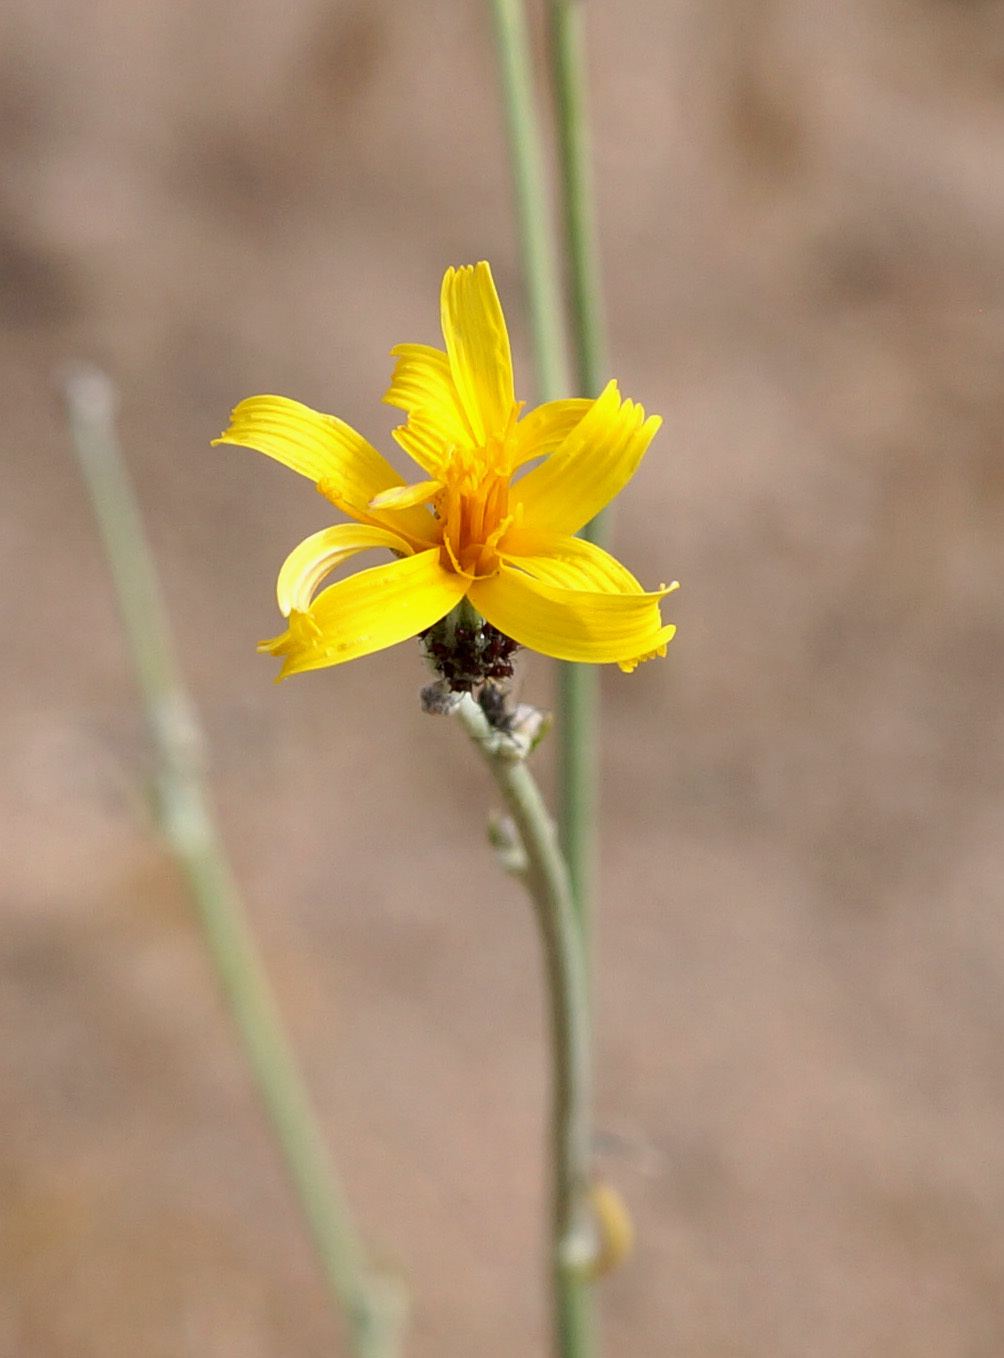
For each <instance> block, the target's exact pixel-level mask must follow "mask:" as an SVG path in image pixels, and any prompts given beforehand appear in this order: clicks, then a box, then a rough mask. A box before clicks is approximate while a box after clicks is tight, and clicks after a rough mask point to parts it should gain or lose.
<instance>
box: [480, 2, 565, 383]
mask: <svg viewBox="0 0 1004 1358" xmlns="http://www.w3.org/2000/svg"><path fill="white" fill-rule="evenodd" d="M492 14H493V17H494V20H495V45H496V51H497V53H498V63H499V77H500V80H501V85H502V102H503V107H504V110H505V120H506V131H507V134H508V142H509V160H510V165H511V169H512V179H513V189H514V193H515V198H516V217H517V221H518V226H519V240H520V252H521V254H522V258H523V271H524V275H525V278H526V296H527V305H528V308H529V312H530V331H531V338H532V341H533V358H534V367H535V371H536V379H537V399H538V401H551V400H554V399H556V398H557V397H559V396H564V395H565V394H566V393H567V391H568V374H567V359H566V355H565V338H564V328H563V325H562V319H561V317H562V301H561V286H560V283H559V279H558V269H557V266H556V263H555V253H554V230H553V226H552V223H551V214H550V212H549V209H548V204H549V197H548V189H547V175H546V173H545V170H544V152H543V141H542V138H541V132H540V117H539V115H538V112H537V104H536V99H535V97H534V92H533V61H532V57H531V52H530V39H529V36H528V33H527V25H526V15H525V13H524V8H523V0H492Z"/></svg>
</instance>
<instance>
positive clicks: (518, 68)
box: [492, 0, 604, 938]
mask: <svg viewBox="0 0 1004 1358" xmlns="http://www.w3.org/2000/svg"><path fill="white" fill-rule="evenodd" d="M492 12H493V15H494V20H495V38H496V46H497V50H498V62H499V72H500V77H501V85H502V99H503V106H504V109H505V117H506V128H507V131H508V139H509V153H510V160H511V164H512V178H513V185H514V188H515V195H516V215H517V221H518V225H519V234H520V251H521V255H522V258H523V264H524V270H525V275H526V291H527V298H528V309H529V313H530V328H531V333H532V336H533V348H534V362H535V367H536V376H537V397H538V399H539V400H541V401H548V400H553V399H554V398H555V397H558V396H565V395H567V394H568V383H567V378H566V376H565V374H566V369H567V360H566V345H565V327H564V326H563V325H562V323H561V322H562V317H563V315H564V312H565V309H564V305H563V301H562V296H563V293H562V287H561V282H560V276H559V270H558V268H557V266H556V262H555V261H556V252H555V247H554V230H553V227H552V220H551V211H550V194H549V181H548V176H547V173H546V170H545V154H544V137H543V133H542V127H541V118H540V114H539V110H538V107H537V101H536V98H535V96H534V87H533V58H532V52H531V48H530V39H529V36H528V30H527V21H526V13H525V7H524V0H492ZM547 17H548V32H549V61H550V69H551V83H552V86H553V91H552V93H553V104H554V112H555V120H556V130H557V145H558V159H559V164H558V185H559V198H560V216H561V235H562V240H563V245H564V250H563V256H564V265H565V274H566V279H567V285H568V294H569V299H570V305H569V316H570V325H569V329H570V332H571V341H572V343H571V347H572V352H573V369H574V382H573V387H574V394H575V395H576V396H589V397H595V396H598V395H599V393H600V390H601V388H602V385H603V380H604V355H603V349H604V345H603V328H604V327H603V318H602V306H601V289H600V286H599V265H598V256H597V250H596V229H595V215H594V211H593V195H592V188H591V167H590V154H589V137H588V127H587V121H586V110H585V105H586V98H585V92H586V77H585V62H584V42H583V32H582V6H581V0H548V7H547ZM603 517H604V516H599V517H598V518H597V519H594V520H593V522H592V523H591V524H587V525H586V527H585V528H584V529H583V534H582V535H583V537H585V538H588V539H589V541H591V542H600V543H601V545H602V544H603V532H602V528H603V525H602V519H603ZM598 706H599V675H598V672H597V670H596V668H595V666H592V665H570V664H559V666H558V714H557V738H558V760H557V763H558V771H557V795H558V825H559V832H560V835H561V842H562V845H563V847H564V850H565V856H566V858H567V860H568V868H569V873H570V876H571V883H572V897H573V900H574V901H575V907H576V910H577V912H578V914H579V916H580V918H581V920H582V922H583V926H584V931H585V935H586V937H587V938H588V932H589V930H588V918H589V912H590V902H591V897H592V894H593V883H594V879H595V875H596V843H597V833H596V825H597V786H598V758H597V747H598Z"/></svg>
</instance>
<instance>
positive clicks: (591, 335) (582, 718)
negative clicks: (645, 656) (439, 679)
mask: <svg viewBox="0 0 1004 1358" xmlns="http://www.w3.org/2000/svg"><path fill="white" fill-rule="evenodd" d="M583 8H584V7H583V3H582V0H548V6H547V15H548V28H549V38H550V53H549V56H550V65H551V79H552V84H553V88H554V105H555V119H556V124H557V142H558V162H559V184H560V201H561V223H562V233H563V239H564V255H565V266H566V270H567V275H568V291H569V308H570V317H571V336H572V366H573V372H574V375H575V386H576V390H577V392H578V394H579V395H580V396H593V397H595V396H598V395H599V394H600V390H601V388H602V386H603V383H604V379H605V366H606V359H605V356H604V349H605V344H604V322H603V312H602V289H601V286H600V267H599V252H598V249H597V235H596V221H595V214H594V207H593V203H594V198H593V193H592V166H591V158H590V147H589V124H588V118H587V114H586V70H585V43H584V34H583ZM608 513H609V511H607V512H605V513H604V514H600V515H598V516H597V517H596V518H595V519H593V521H592V522H591V523H588V524H586V526H585V528H583V530H582V536H583V537H584V538H586V539H588V540H589V541H590V542H598V543H600V544H601V545H604V544H605V542H606V540H607V538H608V536H609V523H608ZM558 711H559V714H560V718H559V723H558V732H557V735H558V822H559V824H560V826H561V838H562V844H563V845H564V849H565V853H566V855H567V857H568V865H569V871H570V873H571V877H572V892H573V896H574V898H575V904H576V909H577V911H578V913H579V917H580V919H581V920H582V924H583V929H584V931H585V933H586V936H587V938H588V935H589V921H590V914H591V909H592V897H593V892H594V883H595V877H596V859H597V843H596V841H597V834H596V823H597V807H598V802H599V794H598V784H599V755H598V746H599V677H598V675H597V673H596V670H595V669H594V667H592V666H587V665H569V664H564V665H561V666H559V669H558Z"/></svg>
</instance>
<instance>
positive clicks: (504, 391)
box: [440, 261, 515, 445]
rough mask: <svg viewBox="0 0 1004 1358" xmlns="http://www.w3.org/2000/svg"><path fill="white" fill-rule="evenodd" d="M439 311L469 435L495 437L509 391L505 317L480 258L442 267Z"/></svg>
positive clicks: (510, 401)
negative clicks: (468, 262) (453, 266)
mask: <svg viewBox="0 0 1004 1358" xmlns="http://www.w3.org/2000/svg"><path fill="white" fill-rule="evenodd" d="M440 312H441V318H442V325H443V338H444V339H445V341H446V352H447V353H448V354H449V356H450V370H451V372H452V373H453V381H454V383H455V385H456V388H457V393H458V395H459V397H460V403H461V405H462V406H463V409H464V412H465V414H466V416H467V420H468V423H469V424H470V427H471V432H472V433H473V435H474V441H475V443H476V444H478V445H483V444H484V443H485V441H486V440H487V438H488V437H489V436H490V435H495V436H496V437H501V436H502V434H503V433H504V432H505V430H506V427H507V426H508V423H509V418H510V416H511V414H512V409H513V405H514V403H515V396H514V392H513V382H512V356H511V354H510V352H509V335H508V333H507V332H506V328H505V317H504V316H503V315H502V307H501V306H500V304H499V299H498V293H497V292H496V291H495V284H494V282H493V281H492V272H491V269H489V267H488V265H487V264H486V263H484V261H482V262H481V263H480V264H477V265H471V264H466V265H464V267H463V268H461V269H447V271H446V276H445V277H444V279H443V290H442V295H441V298H440Z"/></svg>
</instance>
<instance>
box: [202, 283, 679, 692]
mask: <svg viewBox="0 0 1004 1358" xmlns="http://www.w3.org/2000/svg"><path fill="white" fill-rule="evenodd" d="M441 311H442V326H443V338H444V339H445V341H446V351H445V352H443V351H442V350H440V349H433V348H431V347H429V346H428V345H424V344H400V345H398V346H397V347H396V348H395V349H393V350H392V351H391V352H392V354H393V355H394V356H395V357H396V358H397V364H396V367H395V369H394V375H393V378H392V381H391V385H390V389H389V391H388V392H387V394H386V396H385V397H384V400H385V401H386V402H387V403H388V404H389V405H392V406H397V407H399V408H400V409H402V410H404V411H406V412H407V417H408V418H407V422H406V423H405V424H404V425H403V426H402V427H401V428H399V429H398V430H396V431H395V435H394V437H395V438H396V439H397V441H398V443H399V444H400V445H401V447H402V448H403V449H404V450H405V452H406V453H408V454H409V455H410V456H411V457H412V458H413V459H414V460H415V462H417V463H418V465H419V467H420V468H421V469H422V472H423V473H424V476H425V479H423V480H421V481H418V482H417V483H415V484H412V485H408V484H406V483H405V482H404V481H403V479H402V478H401V477H400V476H399V475H398V474H397V472H396V471H395V470H394V468H393V467H392V466H391V465H390V463H389V462H387V461H386V460H385V459H384V458H383V457H382V456H381V454H380V453H378V452H377V451H376V449H375V448H373V447H371V446H370V444H369V443H367V442H366V440H365V439H364V438H362V437H361V435H359V434H357V433H356V432H355V430H354V429H351V428H350V427H349V426H348V425H347V424H344V423H343V422H342V421H341V420H339V419H337V418H336V417H335V416H333V415H322V414H319V413H318V412H317V411H315V410H311V409H310V408H309V407H307V406H304V405H300V403H299V402H297V401H291V400H288V399H286V398H285V397H282V396H253V397H251V398H250V399H249V400H246V401H242V402H241V403H240V405H239V406H237V408H236V409H235V410H234V412H233V415H232V417H231V425H230V428H229V429H227V430H226V432H225V433H224V434H222V435H221V437H220V438H218V439H216V440H215V442H216V443H233V444H238V445H240V446H242V447H247V448H256V449H258V450H259V451H260V452H262V453H265V454H267V455H268V456H269V457H274V458H276V459H277V460H278V461H279V462H283V463H285V465H286V466H287V467H291V468H292V469H293V471H296V472H300V473H301V475H303V476H307V477H309V478H310V479H311V480H312V481H314V482H316V483H317V488H318V490H319V491H320V492H321V494H322V495H325V496H326V497H327V498H328V499H329V500H330V501H331V502H332V504H334V505H336V506H337V507H338V508H339V509H340V510H342V511H343V513H345V514H347V515H348V516H349V518H350V519H354V520H355V522H354V523H343V524H338V525H336V526H334V527H331V528H325V529H322V530H321V532H319V533H314V534H313V536H312V537H309V538H307V539H306V540H305V541H304V542H301V543H300V545H299V546H298V547H296V548H295V549H294V550H293V552H292V553H291V554H290V555H289V557H288V558H287V559H286V561H285V563H284V565H283V566H282V569H281V570H280V572H279V581H278V591H277V592H278V598H279V607H280V609H281V610H282V612H283V615H284V616H285V617H286V618H287V619H288V626H287V629H286V631H285V632H283V633H282V635H281V636H278V637H275V638H273V639H272V640H270V641H263V642H262V643H261V645H260V646H259V650H263V651H269V652H271V654H273V655H276V656H281V657H282V658H283V667H282V672H281V675H280V677H284V676H286V675H288V674H295V673H298V672H299V671H301V670H310V669H317V668H320V667H322V666H325V665H336V664H338V663H340V662H341V661H343V660H353V659H355V658H356V657H357V656H362V655H368V654H369V653H370V652H372V651H378V650H382V649H383V647H385V646H393V645H394V644H395V643H396V642H399V641H404V640H406V639H407V638H408V637H414V636H417V635H418V634H419V633H420V632H424V631H425V630H426V629H427V628H429V627H432V626H433V625H434V624H435V623H437V622H439V621H440V620H441V619H442V618H444V617H445V616H446V615H447V614H448V613H449V612H450V611H451V610H452V609H453V608H454V607H455V606H456V605H457V604H458V603H459V602H460V601H461V600H462V599H464V598H467V599H468V600H469V601H470V604H471V605H472V606H473V608H474V609H476V610H477V612H478V613H479V614H480V615H481V616H482V617H483V618H485V620H486V621H487V622H489V623H490V624H491V625H492V626H493V627H495V628H497V629H498V631H500V632H502V633H504V634H505V636H507V637H511V638H512V639H513V640H514V641H516V642H519V643H520V644H521V645H524V646H529V647H531V648H532V649H533V650H535V651H541V652H543V654H545V655H549V656H554V657H555V658H557V659H558V660H579V661H587V662H597V663H602V662H615V663H617V664H618V665H620V667H621V669H623V670H632V669H634V667H635V665H637V664H638V663H639V661H642V660H647V659H649V658H651V657H652V656H655V655H665V653H666V643H667V642H668V641H669V639H670V638H671V637H672V635H673V633H674V631H675V628H673V627H671V626H669V627H664V626H663V624H662V619H661V617H660V616H659V601H660V599H662V598H663V596H664V595H665V594H667V593H668V592H669V590H670V589H673V588H675V585H671V586H669V587H668V588H667V587H666V586H663V587H662V588H660V589H658V590H656V591H655V592H653V593H645V592H644V591H643V590H642V588H641V586H640V585H639V584H638V582H637V580H636V579H635V578H634V576H633V575H631V573H630V572H629V571H628V570H626V569H625V567H623V566H622V565H621V564H620V562H618V561H616V560H615V559H614V558H613V557H612V556H610V555H609V554H608V553H607V552H604V551H603V550H601V548H599V547H596V546H594V545H592V544H591V543H588V542H584V541H582V540H581V539H580V538H577V537H574V536H573V534H575V533H577V532H578V531H579V529H580V528H582V527H583V525H584V524H586V523H588V522H589V520H590V519H591V518H593V516H594V515H595V514H597V513H598V512H599V511H600V510H601V509H602V508H603V507H604V505H606V504H607V503H608V502H609V501H610V500H612V499H613V498H614V496H615V495H616V494H617V493H618V491H619V490H620V489H621V488H622V487H623V486H624V485H625V484H626V482H627V481H628V480H630V478H631V476H632V475H633V474H634V471H635V468H636V467H637V466H638V463H639V462H640V461H641V458H642V455H643V454H644V452H645V449H646V448H647V447H648V445H649V442H650V441H651V439H652V436H653V434H654V433H655V431H656V430H657V429H658V427H659V425H660V423H661V421H660V420H659V419H658V418H657V417H655V416H653V417H651V418H649V419H647V420H646V419H645V412H644V411H643V410H642V408H641V406H636V405H634V404H632V402H631V401H622V400H621V398H620V395H619V393H618V390H617V384H616V383H615V382H611V383H610V384H609V385H608V386H607V388H606V390H605V391H604V392H603V393H602V395H601V396H599V397H597V399H596V400H594V401H592V400H565V401H549V402H547V403H546V404H545V405H542V406H538V407H537V409H536V410H533V411H531V412H530V413H529V414H527V415H525V416H523V417H522V418H520V416H521V412H522V403H521V402H520V403H517V401H516V399H515V396H514V392H513V376H512V360H511V358H510V353H509V337H508V334H507V333H506V326H505V319H504V317H503V315H502V308H501V306H500V305H499V300H498V295H497V293H496V291H495V284H494V283H493V281H492V276H491V270H490V269H489V267H488V265H487V264H484V263H482V264H478V265H476V266H470V265H468V266H466V267H464V268H461V269H448V270H447V271H446V276H445V278H444V279H443V288H442V300H441ZM535 459H537V462H536V465H535V466H532V467H531V468H530V469H529V470H525V469H526V468H527V465H528V464H529V463H531V462H533V461H534V460H535ZM521 471H523V472H524V474H523V475H517V473H519V472H521ZM371 547H383V548H388V549H389V550H390V551H391V552H392V553H393V554H394V559H393V560H391V561H389V562H387V563H386V564H384V565H378V566H373V567H371V568H370V569H368V570H363V571H359V572H357V573H356V574H354V575H350V576H348V577H347V578H346V579H343V580H339V581H337V582H336V583H335V584H333V585H329V586H328V588H327V589H323V590H321V592H320V593H317V592H316V591H317V588H318V586H319V585H320V584H321V582H322V580H323V579H324V578H325V577H326V576H327V575H328V574H329V573H330V572H331V571H332V570H334V568H335V567H337V566H339V565H340V564H341V563H342V562H344V561H346V560H347V559H348V558H349V557H351V556H354V555H355V553H356V552H362V551H365V550H367V549H368V548H371Z"/></svg>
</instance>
